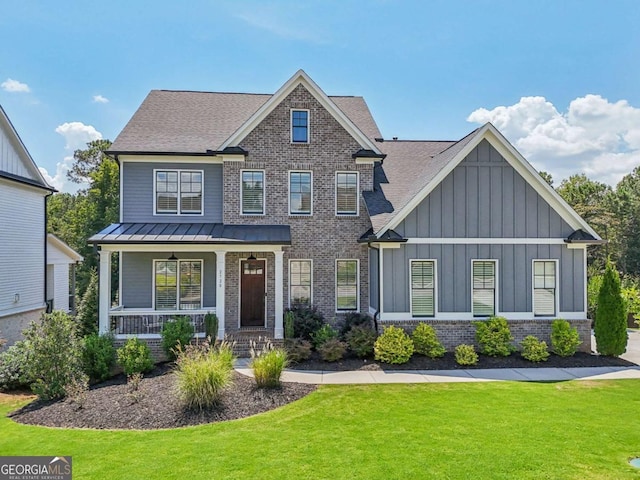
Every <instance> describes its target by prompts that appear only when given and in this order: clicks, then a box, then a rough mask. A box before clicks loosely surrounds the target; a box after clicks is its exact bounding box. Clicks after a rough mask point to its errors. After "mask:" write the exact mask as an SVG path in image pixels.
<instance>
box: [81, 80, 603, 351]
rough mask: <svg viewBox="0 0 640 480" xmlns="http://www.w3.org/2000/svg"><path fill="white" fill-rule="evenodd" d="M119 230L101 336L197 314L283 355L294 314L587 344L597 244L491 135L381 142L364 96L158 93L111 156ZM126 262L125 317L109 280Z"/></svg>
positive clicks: (299, 83) (149, 330) (315, 91)
mask: <svg viewBox="0 0 640 480" xmlns="http://www.w3.org/2000/svg"><path fill="white" fill-rule="evenodd" d="M107 153H108V154H109V155H110V156H112V157H113V158H115V159H116V160H117V161H118V163H119V165H120V175H121V182H120V185H121V196H120V202H121V203H120V223H118V224H114V225H111V226H109V227H108V228H106V229H104V230H103V231H102V232H100V233H98V234H96V235H94V236H93V237H92V238H91V239H90V240H91V241H92V242H93V243H95V244H97V245H98V246H99V247H100V295H101V296H100V330H101V331H102V332H106V331H115V333H116V334H117V335H120V336H126V335H137V336H140V337H142V338H147V339H148V340H149V341H151V342H153V341H154V340H153V339H157V338H159V332H160V329H161V326H162V324H163V322H165V321H167V320H168V319H170V318H172V317H173V316H175V315H179V314H187V315H189V316H190V317H191V318H192V320H193V323H194V325H195V326H196V328H197V331H198V332H199V333H202V332H203V331H204V330H203V325H202V319H203V317H204V314H205V313H207V312H215V313H216V314H217V315H218V317H219V319H220V323H219V332H218V335H219V336H223V335H224V334H229V333H231V334H233V333H236V332H241V331H243V330H258V331H261V332H262V333H264V334H266V335H269V336H273V338H276V339H279V338H282V336H283V313H284V310H285V309H286V308H287V306H289V305H291V304H293V303H308V304H311V305H315V306H316V307H317V308H318V309H319V310H320V311H321V312H322V313H323V314H324V315H325V317H326V318H328V319H329V320H331V319H333V318H337V317H340V316H341V315H342V314H344V313H348V312H354V311H358V312H365V313H370V314H371V315H373V316H375V318H376V319H377V321H378V324H379V325H381V326H384V325H386V324H391V323H395V324H400V325H403V326H411V325H413V324H415V323H416V322H417V321H427V322H430V323H432V324H434V325H435V326H436V328H437V329H438V331H439V332H440V333H441V334H442V336H443V339H444V341H445V344H446V345H448V346H453V345H455V344H457V343H460V342H461V341H469V337H470V336H471V337H472V335H473V327H472V323H471V322H472V321H473V320H474V319H477V318H483V317H486V316H488V315H492V314H500V315H503V316H505V317H507V318H508V319H509V321H510V322H512V323H514V325H515V327H516V328H515V330H516V334H517V335H523V334H528V333H535V334H537V335H539V336H541V337H543V338H544V337H545V336H547V337H548V332H549V326H550V321H551V319H554V318H558V317H563V318H566V319H568V320H570V321H572V322H573V323H574V324H575V325H577V326H579V327H580V332H581V334H582V335H583V338H584V339H585V340H586V339H587V338H588V326H589V324H588V321H587V319H586V293H585V287H586V246H587V245H588V244H589V243H597V242H599V241H600V238H599V237H598V236H597V234H596V233H595V232H594V231H593V230H592V229H591V228H590V227H589V226H588V225H587V224H586V222H584V220H582V219H581V218H580V217H579V216H578V215H577V214H576V213H575V212H574V211H573V210H572V209H571V208H570V207H569V206H568V205H567V204H566V203H565V202H564V201H563V200H562V199H561V198H560V197H559V196H558V195H557V194H556V193H555V191H553V189H552V188H550V187H549V185H547V184H546V182H544V180H542V179H541V178H540V177H539V176H538V174H537V173H536V172H535V170H533V168H532V167H531V166H530V165H529V164H528V163H527V162H526V160H525V159H524V158H522V156H521V155H520V154H519V153H518V152H517V151H516V150H515V149H514V148H513V147H512V146H511V145H510V144H509V143H508V142H507V141H506V140H505V139H504V137H503V136H502V135H501V134H500V133H499V132H498V131H497V130H496V129H495V128H494V127H493V126H491V125H489V124H487V125H485V126H484V127H482V128H480V129H477V130H475V131H474V132H472V133H471V134H469V135H468V136H467V137H465V138H463V139H462V140H460V141H458V142H433V141H425V142H422V141H420V142H407V141H398V140H392V141H385V140H383V139H382V135H381V134H380V132H379V130H378V127H377V125H376V123H375V121H374V120H373V117H372V116H371V113H370V112H369V109H368V107H367V105H366V103H365V101H364V99H362V98H361V97H344V96H338V97H333V96H327V95H326V94H325V93H324V92H323V91H322V90H321V89H320V88H319V87H318V86H317V85H316V84H315V83H314V82H313V80H311V79H310V78H309V77H308V75H307V74H306V73H304V72H303V71H299V72H297V73H296V74H295V75H294V76H293V77H292V78H291V79H290V80H289V81H287V82H286V83H285V84H284V85H283V86H282V87H281V88H280V89H279V90H278V91H277V92H276V93H274V94H269V95H259V94H238V93H211V92H190V91H164V90H154V91H152V92H151V93H150V94H149V95H148V96H147V98H146V99H145V100H144V102H143V103H142V105H141V106H140V108H139V109H138V111H137V112H136V113H135V114H134V116H133V117H132V119H131V120H130V121H129V123H128V124H127V125H126V126H125V128H124V129H123V131H122V132H121V133H120V135H119V136H118V137H117V138H116V140H115V142H114V143H113V145H112V147H111V150H110V151H109V152H107ZM113 252H118V253H119V261H120V292H119V304H118V305H116V306H113V305H112V302H111V298H110V295H109V292H110V290H111V289H110V285H109V282H110V278H111V274H110V266H111V255H112V253H113Z"/></svg>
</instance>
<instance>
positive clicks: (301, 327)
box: [287, 305, 324, 341]
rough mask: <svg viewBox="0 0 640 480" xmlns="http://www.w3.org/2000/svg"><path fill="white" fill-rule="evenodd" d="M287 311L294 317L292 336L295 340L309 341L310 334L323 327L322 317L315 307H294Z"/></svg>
mask: <svg viewBox="0 0 640 480" xmlns="http://www.w3.org/2000/svg"><path fill="white" fill-rule="evenodd" d="M287 311H288V312H292V313H293V315H294V322H293V334H294V337H296V338H304V339H305V340H309V341H311V334H312V333H313V332H315V331H316V330H318V329H320V327H322V325H324V316H323V315H322V314H321V313H320V312H318V309H317V308H316V307H308V306H306V305H296V306H293V307H291V308H290V309H289V310H287Z"/></svg>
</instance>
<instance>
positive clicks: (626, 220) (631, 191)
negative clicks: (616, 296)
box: [613, 167, 640, 275]
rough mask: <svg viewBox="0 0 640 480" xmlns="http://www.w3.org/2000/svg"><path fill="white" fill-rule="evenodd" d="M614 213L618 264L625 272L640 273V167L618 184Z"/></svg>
mask: <svg viewBox="0 0 640 480" xmlns="http://www.w3.org/2000/svg"><path fill="white" fill-rule="evenodd" d="M613 213H614V216H615V218H616V219H617V220H618V222H617V225H616V236H615V238H614V242H615V245H616V247H617V249H618V250H619V255H618V257H617V258H618V265H619V267H620V269H621V271H622V272H623V273H625V274H631V275H640V235H639V234H638V232H640V167H636V168H635V169H634V170H633V172H631V173H630V174H629V175H626V176H625V177H623V179H622V180H621V181H620V183H618V185H617V186H616V191H615V195H614V202H613Z"/></svg>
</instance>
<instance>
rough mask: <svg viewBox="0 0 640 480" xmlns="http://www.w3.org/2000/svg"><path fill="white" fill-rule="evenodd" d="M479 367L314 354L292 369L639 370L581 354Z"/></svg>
mask: <svg viewBox="0 0 640 480" xmlns="http://www.w3.org/2000/svg"><path fill="white" fill-rule="evenodd" d="M478 357H479V361H478V364H477V365H473V366H462V365H458V363H457V362H456V359H455V356H454V354H453V352H447V353H445V355H444V357H442V358H435V359H432V358H429V357H425V356H423V355H414V356H413V357H411V360H409V362H407V363H403V364H402V365H389V364H387V363H382V362H376V361H375V360H373V359H361V358H357V357H354V356H349V357H346V358H344V359H343V360H340V361H338V362H325V361H323V360H322V359H321V358H320V356H319V355H318V353H317V352H313V353H312V355H311V358H310V359H309V360H306V361H304V362H299V363H297V364H295V365H291V366H290V367H289V368H292V369H295V370H324V371H332V372H339V371H348V370H462V369H470V368H549V367H556V368H570V367H635V366H636V364H635V363H631V362H628V361H626V360H623V359H622V358H613V357H601V356H599V355H592V354H590V353H583V352H577V353H576V354H575V355H573V356H572V357H560V356H558V355H554V354H551V356H549V359H548V360H547V361H546V362H538V363H534V362H530V361H528V360H525V359H524V358H522V357H521V356H520V355H519V354H517V353H515V354H513V355H509V356H508V357H488V356H486V355H482V354H479V355H478Z"/></svg>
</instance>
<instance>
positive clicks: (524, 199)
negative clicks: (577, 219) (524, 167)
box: [394, 140, 573, 238]
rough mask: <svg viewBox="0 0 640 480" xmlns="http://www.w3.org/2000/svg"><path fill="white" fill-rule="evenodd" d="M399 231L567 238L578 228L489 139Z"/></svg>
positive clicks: (407, 234)
mask: <svg viewBox="0 0 640 480" xmlns="http://www.w3.org/2000/svg"><path fill="white" fill-rule="evenodd" d="M394 230H395V231H396V232H398V233H399V234H400V235H404V236H405V237H436V238H437V237H457V238H460V237H461V238H487V237H489V238H501V237H506V238H514V237H515V238H566V237H567V236H568V235H570V234H571V233H572V232H573V229H572V228H571V227H570V226H569V225H568V224H567V223H566V222H565V221H564V220H563V219H562V218H561V217H560V215H558V213H556V211H555V210H553V209H552V208H551V207H550V206H549V204H548V203H547V202H546V201H545V200H544V199H543V198H542V197H541V196H540V195H538V193H537V192H536V191H535V190H534V189H533V187H531V186H530V185H529V184H528V183H527V182H526V181H525V180H524V178H522V176H521V175H520V174H519V173H518V172H516V171H515V170H514V169H513V167H511V165H509V164H508V163H507V161H506V160H505V159H504V158H502V156H501V155H500V154H499V153H498V152H497V151H496V150H495V149H494V148H493V147H492V146H491V145H490V144H489V142H487V141H486V140H483V141H482V142H481V143H480V144H479V145H478V146H477V147H476V148H475V149H474V150H473V151H472V152H471V153H470V154H469V155H468V156H467V157H466V158H465V159H464V160H463V161H462V162H461V163H460V164H459V165H458V166H457V167H456V168H454V169H453V171H452V172H451V173H450V174H449V175H448V176H447V177H446V178H445V179H444V180H443V181H442V183H441V184H440V185H438V186H437V187H436V188H435V189H434V190H433V191H432V192H431V193H430V194H429V195H428V196H427V198H425V199H424V200H423V201H422V202H421V203H420V204H419V205H418V206H417V207H416V208H415V209H414V210H413V211H412V212H411V213H410V214H409V215H408V216H407V218H405V219H404V220H403V221H402V223H401V224H400V225H398V227H397V228H395V229H394Z"/></svg>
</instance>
